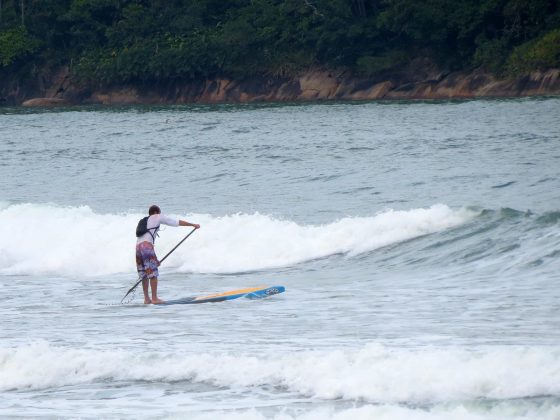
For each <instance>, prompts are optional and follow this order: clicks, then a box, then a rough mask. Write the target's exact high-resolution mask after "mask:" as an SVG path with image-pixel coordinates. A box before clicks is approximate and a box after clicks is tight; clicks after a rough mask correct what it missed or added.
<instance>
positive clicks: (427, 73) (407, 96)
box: [0, 66, 560, 107]
mask: <svg viewBox="0 0 560 420" xmlns="http://www.w3.org/2000/svg"><path fill="white" fill-rule="evenodd" d="M0 92H1V94H0V106H2V105H3V106H20V105H21V106H25V107H48V106H72V105H173V104H226V103H267V102H271V103H275V102H309V101H334V100H340V101H363V100H447V99H475V98H515V97H528V96H556V95H560V69H549V70H546V71H535V72H532V73H530V74H526V75H523V76H521V77H517V78H510V79H505V80H500V79H498V78H496V77H495V76H493V75H492V74H490V73H487V72H483V71H481V70H475V71H472V72H449V73H445V72H442V71H439V70H438V69H436V68H429V67H428V68H425V67H424V68H423V67H422V66H416V68H412V69H410V68H409V69H406V71H403V72H400V73H392V74H385V75H381V76H379V77H375V78H364V77H359V76H355V75H352V74H347V73H345V72H344V71H338V72H337V71H332V70H325V69H312V70H309V71H307V72H305V73H302V74H301V75H299V76H294V77H289V78H288V77H287V78H264V77H262V78H254V79H247V80H241V81H236V80H231V79H226V78H222V79H212V80H203V81H172V82H170V81H161V82H155V83H153V84H143V85H116V86H107V87H93V86H88V85H85V84H80V83H77V82H74V81H73V80H72V78H71V76H70V74H69V71H68V69H67V68H61V69H59V70H58V71H56V72H54V73H53V74H51V75H50V76H49V77H44V76H43V77H41V81H40V82H39V83H29V84H28V85H26V86H23V87H22V86H19V85H14V86H7V85H4V86H0Z"/></svg>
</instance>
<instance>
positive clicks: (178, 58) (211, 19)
mask: <svg viewBox="0 0 560 420" xmlns="http://www.w3.org/2000/svg"><path fill="white" fill-rule="evenodd" d="M0 11H1V13H0V76H4V77H6V76H7V75H9V76H10V77H17V78H20V79H22V80H23V79H25V78H26V77H30V76H34V75H37V73H38V72H41V71H45V69H54V68H57V67H60V66H63V65H65V66H69V67H70V69H71V72H72V74H73V75H74V76H75V77H77V78H79V79H81V80H84V81H90V82H94V83H97V84H114V83H146V82H151V81H156V80H159V81H161V80H179V79H180V80H199V79H206V78H212V77H229V78H236V79H242V78H250V77H261V76H266V77H280V76H290V75H293V74H296V73H297V72H300V71H302V70H305V69H308V68H310V67H313V66H322V67H326V68H343V69H347V70H348V71H351V72H352V73H354V74H357V75H362V76H366V77H371V76H375V75H376V74H380V73H382V72H386V71H390V70H391V69H393V68H397V67H399V66H403V65H405V64H406V63H407V62H410V61H411V60H413V59H414V58H418V57H423V58H429V59H431V60H432V61H433V62H435V63H437V64H438V65H439V66H440V67H441V68H444V69H448V70H458V69H459V70H469V69H473V68H478V67H482V68H483V69H485V70H487V71H489V72H492V73H494V74H495V75H498V76H500V77H502V76H515V75H518V74H520V73H523V72H528V71H531V70H536V69H545V68H551V67H560V1H558V0H556V1H554V0H285V1H279V0H232V1H223V0H0Z"/></svg>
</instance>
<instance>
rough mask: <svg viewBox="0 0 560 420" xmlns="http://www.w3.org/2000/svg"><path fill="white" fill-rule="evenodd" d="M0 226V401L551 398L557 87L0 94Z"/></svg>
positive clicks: (436, 408)
mask: <svg viewBox="0 0 560 420" xmlns="http://www.w3.org/2000/svg"><path fill="white" fill-rule="evenodd" d="M154 203H157V204H159V205H160V206H161V208H162V210H163V212H164V213H165V214H168V215H170V216H173V217H177V218H181V219H184V220H188V221H190V222H193V223H200V224H201V228H200V230H198V231H197V232H195V233H194V234H193V235H192V236H191V237H190V238H188V240H186V241H185V242H184V243H183V244H182V245H181V246H180V247H179V248H178V249H177V250H176V251H175V252H174V253H172V254H171V256H170V257H169V258H168V259H167V260H166V261H165V262H164V263H163V264H162V266H161V267H160V283H159V290H160V296H161V297H162V298H163V299H176V298H181V297H186V296H196V295H204V294H209V293H217V292H224V291H228V290H232V289H239V288H246V287H253V286H260V285H263V286H274V285H282V286H285V287H286V292H285V293H283V294H279V295H276V296H272V297H269V298H267V299H263V300H249V299H243V298H242V299H238V300H234V301H229V302H222V303H214V304H200V305H173V306H155V305H143V303H142V302H143V299H142V296H141V295H142V293H141V290H138V292H137V293H136V294H135V296H134V297H133V299H132V300H131V301H130V302H128V303H126V304H120V301H121V298H122V297H123V296H124V294H125V293H126V291H127V290H128V288H130V287H131V286H132V285H133V284H134V283H135V282H136V280H137V274H136V267H135V261H134V246H135V240H136V238H135V235H134V231H135V227H136V224H137V222H138V220H139V219H140V218H141V217H143V216H144V215H145V214H146V212H147V208H148V207H149V206H150V205H151V204H154ZM0 222H1V223H0V287H1V290H2V303H1V304H0V319H1V324H0V326H1V328H0V417H1V418H8V419H11V418H14V419H21V418H44V419H58V418H61V419H66V418H80V419H97V418H107V419H113V418H134V419H138V418H139V419H143V418H149V419H208V420H209V419H249V420H261V419H278V420H290V419H305V420H316V419H317V420H323V419H337V420H346V419H348V420H360V419H407V420H408V419H411V420H416V419H421V420H431V419H468V420H470V419H476V420H481V419H550V420H555V419H559V418H560V98H541V99H515V100H476V101H459V102H449V101H444V102H370V103H329V104H325V103H310V104H281V105H280V104H276V105H274V104H272V105H270V104H269V105H208V106H200V105H193V106H166V107H123V108H119V107H107V108H104V107H93V108H91V107H90V108H88V107H78V108H56V109H50V110H36V109H22V108H0ZM189 232H190V228H184V227H181V228H173V227H165V228H164V229H162V231H161V233H160V238H158V239H157V242H156V250H157V252H158V254H159V256H160V257H161V256H162V255H164V254H165V253H167V252H168V251H169V250H171V249H172V248H173V246H175V245H176V244H177V243H178V242H179V241H180V240H181V239H182V238H184V237H185V236H186V234H188V233H189Z"/></svg>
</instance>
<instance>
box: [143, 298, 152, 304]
mask: <svg viewBox="0 0 560 420" xmlns="http://www.w3.org/2000/svg"><path fill="white" fill-rule="evenodd" d="M150 303H152V301H151V300H150V299H144V305H149V304H150Z"/></svg>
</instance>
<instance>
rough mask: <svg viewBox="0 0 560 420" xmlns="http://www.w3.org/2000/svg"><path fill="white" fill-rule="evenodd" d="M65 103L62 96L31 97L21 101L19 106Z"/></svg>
mask: <svg viewBox="0 0 560 420" xmlns="http://www.w3.org/2000/svg"><path fill="white" fill-rule="evenodd" d="M59 105H67V103H66V101H65V100H64V99H62V98H33V99H28V100H27V101H23V103H22V104H21V106H25V107H34V106H43V107H44V106H59Z"/></svg>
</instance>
